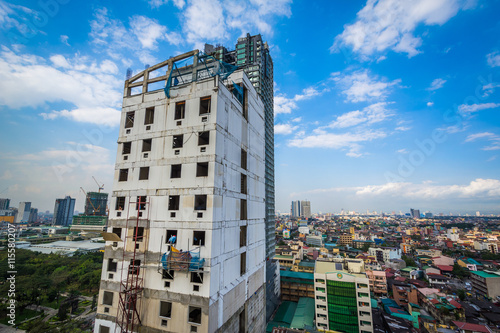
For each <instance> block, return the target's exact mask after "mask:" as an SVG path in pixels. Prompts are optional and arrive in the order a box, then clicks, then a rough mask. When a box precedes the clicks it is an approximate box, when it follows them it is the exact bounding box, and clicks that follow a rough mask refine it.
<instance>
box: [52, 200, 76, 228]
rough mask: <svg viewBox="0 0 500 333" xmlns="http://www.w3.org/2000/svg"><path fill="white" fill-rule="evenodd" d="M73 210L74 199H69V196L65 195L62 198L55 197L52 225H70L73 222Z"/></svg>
mask: <svg viewBox="0 0 500 333" xmlns="http://www.w3.org/2000/svg"><path fill="white" fill-rule="evenodd" d="M74 211H75V199H71V197H70V196H66V197H65V198H64V199H56V203H55V205H54V217H53V219H52V225H61V226H65V227H67V226H70V225H71V223H72V222H73V213H74Z"/></svg>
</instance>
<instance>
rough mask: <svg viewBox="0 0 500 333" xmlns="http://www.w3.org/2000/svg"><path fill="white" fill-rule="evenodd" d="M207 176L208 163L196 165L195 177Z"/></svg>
mask: <svg viewBox="0 0 500 333" xmlns="http://www.w3.org/2000/svg"><path fill="white" fill-rule="evenodd" d="M207 176H208V162H202V163H196V177H207Z"/></svg>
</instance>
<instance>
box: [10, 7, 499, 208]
mask: <svg viewBox="0 0 500 333" xmlns="http://www.w3.org/2000/svg"><path fill="white" fill-rule="evenodd" d="M56 4H57V5H56V6H52V7H50V8H46V7H44V6H43V5H40V3H39V2H37V1H26V2H23V4H22V5H18V4H13V3H9V2H1V3H0V9H1V10H0V13H1V14H0V15H1V20H0V28H1V29H2V30H3V32H4V33H2V35H1V37H0V38H1V44H2V50H1V51H0V78H1V80H0V88H1V93H0V105H1V110H0V121H1V123H2V124H3V127H2V129H3V130H2V131H1V133H0V142H1V148H2V151H3V154H2V156H1V157H0V158H1V163H0V196H2V197H8V198H11V200H12V203H13V204H16V205H17V202H20V201H31V202H32V203H33V206H34V207H37V208H39V210H40V211H45V210H49V211H52V210H53V207H54V199H55V198H59V197H64V196H65V195H70V196H72V197H73V198H76V199H77V200H76V210H79V211H82V210H83V204H84V195H83V193H82V192H81V191H80V187H83V188H84V189H86V190H87V191H89V190H97V185H96V184H95V182H94V180H93V179H92V176H94V177H95V178H96V179H97V180H98V181H99V183H101V184H105V190H106V191H107V192H111V190H112V183H113V174H114V163H115V153H116V151H117V144H116V139H117V137H118V128H119V121H120V108H121V98H122V93H123V80H124V78H125V73H126V71H127V69H128V68H131V69H132V71H133V73H134V74H135V73H138V72H140V71H142V70H144V68H145V66H146V65H153V64H155V63H158V62H160V61H163V60H165V59H168V58H169V57H171V56H175V55H178V54H180V53H184V52H186V51H187V50H191V49H195V48H198V49H200V50H203V48H204V44H205V43H211V44H214V45H216V44H221V43H222V44H234V41H235V40H236V39H237V38H238V37H240V36H244V35H246V33H247V32H248V33H250V34H252V35H254V34H257V33H260V34H262V36H263V39H264V40H266V41H267V42H268V43H269V46H270V52H271V54H272V57H273V61H274V81H275V83H274V95H275V98H274V104H275V109H274V111H275V174H276V209H277V210H279V211H281V212H289V211H290V202H291V201H292V200H304V199H308V200H310V201H311V203H312V205H311V208H312V211H313V212H318V211H322V212H340V211H341V210H342V209H344V210H346V211H359V212H366V210H367V209H368V210H370V211H374V210H375V211H378V212H380V211H385V212H391V211H396V212H399V211H400V210H401V211H403V213H406V212H408V211H409V209H410V208H419V209H420V210H421V211H422V212H424V211H431V212H433V213H435V214H437V213H440V212H441V213H445V214H448V213H449V212H453V213H456V214H458V213H461V214H464V213H469V214H474V213H475V212H476V211H480V212H481V213H483V214H491V213H493V214H498V213H500V205H499V197H500V180H499V175H498V170H499V167H500V165H499V158H498V152H499V149H500V128H499V120H500V118H499V113H498V112H499V107H500V99H499V96H500V94H499V91H500V83H499V82H500V73H499V68H500V53H499V52H500V44H499V39H498V37H497V36H499V35H500V33H499V32H500V31H499V30H500V25H499V23H498V17H497V13H498V12H500V2H499V1H488V2H486V1H465V0H464V1H458V0H453V1H411V2H408V3H405V4H404V5H401V6H393V4H394V1H378V2H376V1H348V2H338V1H336V2H333V1H322V2H299V1H296V2H291V1H287V0H282V1H269V2H266V1H248V2H241V3H238V4H235V3H233V2H219V1H215V0H214V1H183V0H175V1H161V0H152V1H140V2H134V3H129V2H125V3H124V2H117V1H111V2H106V5H105V6H103V5H102V3H101V2H97V1H87V2H85V3H81V2H76V1H71V2H68V3H65V4H62V3H59V2H58V3H56ZM206 13H210V15H206ZM382 13H383V15H382ZM386 17H391V18H392V19H391V20H386V19H385V18H386Z"/></svg>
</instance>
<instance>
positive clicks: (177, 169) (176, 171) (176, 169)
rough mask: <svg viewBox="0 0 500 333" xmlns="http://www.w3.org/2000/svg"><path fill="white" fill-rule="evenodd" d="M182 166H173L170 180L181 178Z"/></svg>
mask: <svg viewBox="0 0 500 333" xmlns="http://www.w3.org/2000/svg"><path fill="white" fill-rule="evenodd" d="M181 169H182V164H172V167H171V169H170V178H181Z"/></svg>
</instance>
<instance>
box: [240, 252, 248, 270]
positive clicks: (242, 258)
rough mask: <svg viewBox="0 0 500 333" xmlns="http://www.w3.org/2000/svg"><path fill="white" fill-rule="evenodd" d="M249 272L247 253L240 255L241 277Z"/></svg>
mask: <svg viewBox="0 0 500 333" xmlns="http://www.w3.org/2000/svg"><path fill="white" fill-rule="evenodd" d="M246 271H247V253H246V252H243V253H242V254H240V275H243V274H245V273H246Z"/></svg>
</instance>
